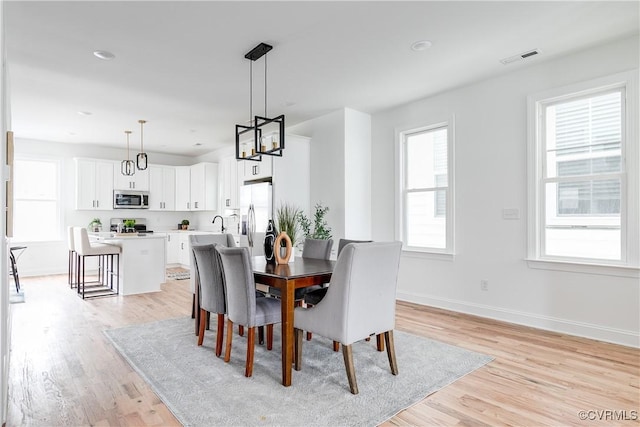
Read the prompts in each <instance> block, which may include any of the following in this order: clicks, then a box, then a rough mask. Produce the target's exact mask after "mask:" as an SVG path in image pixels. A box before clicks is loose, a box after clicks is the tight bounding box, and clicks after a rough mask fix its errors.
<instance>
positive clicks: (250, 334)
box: [244, 326, 256, 377]
mask: <svg viewBox="0 0 640 427" xmlns="http://www.w3.org/2000/svg"><path fill="white" fill-rule="evenodd" d="M255 345H256V328H255V327H254V326H251V327H250V328H249V329H248V330H247V362H246V364H245V368H244V376H245V377H250V376H251V375H253V349H254V347H255Z"/></svg>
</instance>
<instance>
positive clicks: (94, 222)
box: [89, 218, 102, 233]
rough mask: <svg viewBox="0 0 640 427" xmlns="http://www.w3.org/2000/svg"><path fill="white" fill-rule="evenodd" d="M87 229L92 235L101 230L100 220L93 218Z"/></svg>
mask: <svg viewBox="0 0 640 427" xmlns="http://www.w3.org/2000/svg"><path fill="white" fill-rule="evenodd" d="M89 229H90V230H91V231H93V232H94V233H97V232H99V231H100V230H102V221H100V218H93V219H92V220H91V222H90V223H89Z"/></svg>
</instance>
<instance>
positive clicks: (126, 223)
mask: <svg viewBox="0 0 640 427" xmlns="http://www.w3.org/2000/svg"><path fill="white" fill-rule="evenodd" d="M123 223H124V226H125V227H126V228H133V227H135V225H136V220H135V219H125V220H124V221H123Z"/></svg>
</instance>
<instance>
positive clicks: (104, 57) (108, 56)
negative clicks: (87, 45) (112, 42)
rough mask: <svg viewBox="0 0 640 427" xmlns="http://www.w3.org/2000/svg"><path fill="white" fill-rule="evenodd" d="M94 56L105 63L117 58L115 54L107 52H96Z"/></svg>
mask: <svg viewBox="0 0 640 427" xmlns="http://www.w3.org/2000/svg"><path fill="white" fill-rule="evenodd" d="M93 56H95V57H96V58H98V59H102V60H103V61H110V60H112V59H113V58H115V57H116V56H115V55H114V54H113V53H111V52H107V51H106V50H94V51H93Z"/></svg>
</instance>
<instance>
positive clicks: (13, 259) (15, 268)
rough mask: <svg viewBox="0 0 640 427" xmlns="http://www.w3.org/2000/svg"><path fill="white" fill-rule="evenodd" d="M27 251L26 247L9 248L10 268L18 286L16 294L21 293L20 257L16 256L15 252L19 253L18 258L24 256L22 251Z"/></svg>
mask: <svg viewBox="0 0 640 427" xmlns="http://www.w3.org/2000/svg"><path fill="white" fill-rule="evenodd" d="M25 249H27V247H26V246H11V247H10V248H9V267H10V269H11V274H12V275H13V281H14V282H15V284H16V292H18V293H20V276H18V264H17V259H18V257H17V256H16V255H15V254H14V251H16V252H18V251H19V252H18V256H20V254H22V251H23V250H25Z"/></svg>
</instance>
